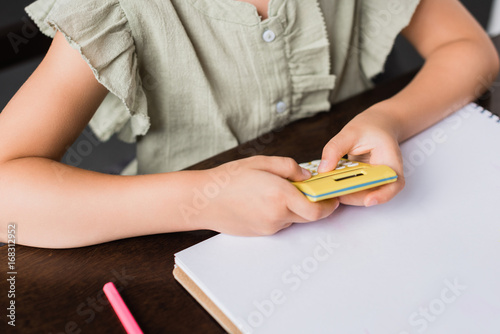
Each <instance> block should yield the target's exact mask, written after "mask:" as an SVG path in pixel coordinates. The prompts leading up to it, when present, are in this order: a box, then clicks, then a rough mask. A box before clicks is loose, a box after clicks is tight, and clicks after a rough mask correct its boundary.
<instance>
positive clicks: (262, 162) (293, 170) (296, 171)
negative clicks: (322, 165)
mask: <svg viewBox="0 0 500 334" xmlns="http://www.w3.org/2000/svg"><path fill="white" fill-rule="evenodd" d="M243 160H246V161H247V162H248V163H249V165H250V166H251V168H253V169H258V170H262V171H266V172H269V173H272V174H275V175H277V176H280V177H282V178H284V179H288V180H290V181H303V180H307V179H308V178H310V177H311V173H310V172H309V171H307V170H305V169H303V168H301V167H300V166H299V164H298V163H297V162H296V161H295V160H293V159H292V158H285V157H277V156H272V157H268V156H262V155H261V156H254V157H250V158H246V159H243Z"/></svg>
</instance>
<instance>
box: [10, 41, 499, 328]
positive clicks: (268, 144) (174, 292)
mask: <svg viewBox="0 0 500 334" xmlns="http://www.w3.org/2000/svg"><path fill="white" fill-rule="evenodd" d="M494 42H495V45H496V46H497V49H500V36H497V37H496V38H494ZM411 78H412V75H411V74H408V75H405V76H402V77H400V78H397V79H396V80H393V81H391V82H389V83H387V84H384V85H381V86H379V87H377V88H376V89H374V90H371V91H368V92H365V93H363V94H361V95H359V96H357V97H354V98H351V99H349V100H346V101H344V102H342V103H339V104H337V105H334V106H333V107H332V112H327V113H321V114H319V115H316V116H315V117H312V118H309V119H304V120H301V121H298V122H296V123H292V124H290V125H288V126H286V127H285V128H283V129H281V130H280V131H275V132H272V133H269V134H267V135H264V136H262V137H259V138H257V139H256V140H254V141H252V142H249V143H246V144H244V145H241V146H239V147H237V148H235V149H233V150H230V151H227V152H224V153H222V154H220V155H217V156H215V157H213V158H211V159H208V160H206V161H203V162H201V163H198V164H197V165H195V166H193V167H191V168H190V169H206V168H211V167H215V166H217V165H219V164H221V163H224V162H227V161H230V160H234V159H239V158H242V157H247V156H251V155H254V154H264V155H280V156H290V157H292V158H294V159H296V160H297V161H298V162H302V161H308V160H312V159H316V158H318V157H320V155H321V151H322V148H323V146H324V144H325V143H326V142H327V141H328V140H329V139H330V138H331V137H332V136H333V135H335V134H336V133H337V132H338V131H339V130H340V129H341V128H342V126H344V124H346V123H347V122H348V121H349V120H350V119H351V118H352V117H353V116H354V115H356V114H357V113H359V112H361V111H363V110H364V109H365V108H367V107H368V106H370V105H371V104H373V103H375V102H377V101H380V100H382V99H385V98H388V97H390V96H391V95H393V94H395V93H396V92H397V91H399V90H400V89H401V88H402V87H403V86H404V85H406V84H407V83H408V82H409V80H411ZM479 103H480V104H482V105H483V107H485V108H488V109H489V110H492V111H494V112H495V113H497V114H499V113H500V79H497V80H496V82H495V84H494V85H493V86H492V88H491V89H490V94H487V97H486V98H485V97H483V98H480V99H479ZM2 228H5V227H4V226H2ZM17 230H18V233H19V234H22V233H23V226H22V224H19V225H18V228H17ZM213 235H215V233H214V232H210V231H197V232H185V233H172V234H161V235H153V236H145V237H136V238H132V239H126V240H119V241H114V242H109V243H106V244H101V245H97V246H91V247H84V248H77V249H67V250H51V249H37V248H31V247H25V246H16V271H17V275H16V285H15V287H16V291H15V293H16V297H15V303H16V304H15V305H16V327H15V330H13V328H12V327H10V326H8V327H7V330H8V332H16V333H53V334H59V333H72V334H73V333H75V334H76V333H125V332H124V330H123V328H122V326H121V324H120V322H119V320H118V318H117V317H116V315H115V314H114V312H113V310H112V309H111V307H110V306H109V305H108V304H107V299H106V297H105V296H103V293H102V286H103V285H104V284H105V283H106V282H108V281H113V280H114V281H115V284H116V285H117V287H118V288H119V289H123V290H122V295H123V298H124V300H125V302H126V303H127V304H128V305H129V308H130V310H131V312H132V314H134V316H135V317H136V319H137V322H138V323H139V325H140V326H141V327H142V329H143V330H144V332H145V333H223V332H224V331H223V329H222V328H221V327H220V326H219V325H218V324H217V323H216V322H215V321H214V320H213V319H212V317H211V316H210V315H208V313H207V312H205V310H204V309H203V308H202V307H201V306H200V305H199V304H198V303H197V302H196V301H195V300H194V299H193V298H192V297H191V296H190V295H189V294H188V293H187V292H186V291H185V290H184V289H183V288H182V287H181V286H180V285H179V284H178V283H177V282H176V281H175V280H174V278H173V276H172V270H173V267H174V253H176V252H178V251H180V250H182V249H184V248H187V247H189V246H191V245H194V244H196V243H198V242H200V241H202V240H205V239H207V238H209V237H211V236H213ZM6 248H7V247H2V249H1V250H0V252H1V254H2V256H1V259H2V262H3V263H2V266H1V268H2V279H1V281H0V287H1V289H0V305H1V310H2V311H1V312H0V313H1V318H2V325H3V326H7V325H6V323H4V321H5V319H6V315H7V313H6V312H7V311H6V308H7V307H8V305H7V303H8V298H7V290H8V288H9V285H8V282H7V278H8V275H7V274H6V273H7V271H8V270H7V268H6V264H7V260H6V259H7V250H6ZM0 332H5V331H3V330H2V329H0Z"/></svg>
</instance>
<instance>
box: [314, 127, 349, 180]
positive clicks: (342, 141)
mask: <svg viewBox="0 0 500 334" xmlns="http://www.w3.org/2000/svg"><path fill="white" fill-rule="evenodd" d="M353 145H354V138H353V137H352V135H350V134H349V132H342V131H341V132H340V133H339V134H337V135H336V136H335V137H333V138H332V139H331V140H330V141H329V142H328V143H327V144H326V145H325V147H324V148H323V154H322V155H321V163H320V164H319V167H318V172H319V173H325V172H329V171H331V170H333V169H335V168H336V167H337V163H338V162H339V160H340V158H342V157H343V156H344V155H345V154H346V153H348V152H349V151H350V150H351V148H352V146H353Z"/></svg>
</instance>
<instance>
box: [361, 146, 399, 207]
mask: <svg viewBox="0 0 500 334" xmlns="http://www.w3.org/2000/svg"><path fill="white" fill-rule="evenodd" d="M370 163H372V164H375V165H377V164H384V165H387V166H389V167H391V168H392V169H393V170H394V171H395V172H396V174H397V175H398V179H397V181H396V182H393V183H389V184H386V185H383V186H381V187H380V188H376V189H371V190H370V192H369V193H368V194H367V195H366V196H365V198H364V202H363V203H364V205H365V206H373V205H377V204H381V203H386V202H387V201H389V200H390V199H391V198H393V197H394V196H396V194H397V193H398V192H400V191H401V190H402V189H403V188H404V184H405V181H404V174H403V159H402V157H401V151H400V150H399V146H398V144H397V143H394V144H393V146H392V148H389V149H385V150H382V149H374V150H373V151H372V154H371V159H370Z"/></svg>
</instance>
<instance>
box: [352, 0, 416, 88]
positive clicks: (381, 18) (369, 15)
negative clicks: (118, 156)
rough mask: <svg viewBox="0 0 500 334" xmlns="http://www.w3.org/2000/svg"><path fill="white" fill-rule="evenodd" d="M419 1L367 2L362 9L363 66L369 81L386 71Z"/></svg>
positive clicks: (376, 0) (384, 0) (378, 0)
mask: <svg viewBox="0 0 500 334" xmlns="http://www.w3.org/2000/svg"><path fill="white" fill-rule="evenodd" d="M419 2H420V1H419V0H404V1H387V0H365V1H362V7H361V27H360V29H361V31H360V32H361V37H360V38H361V40H360V43H361V66H362V69H363V71H364V73H365V75H366V76H367V77H368V78H370V79H371V78H373V77H374V76H375V75H377V74H378V73H380V72H382V71H383V68H384V64H385V61H386V59H387V56H388V55H389V53H390V52H391V49H392V47H393V45H394V41H395V39H396V36H397V35H398V34H399V33H400V32H401V30H403V29H404V28H405V27H406V26H407V25H408V24H409V23H410V20H411V18H412V16H413V13H414V12H415V9H416V8H417V6H418V4H419Z"/></svg>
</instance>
